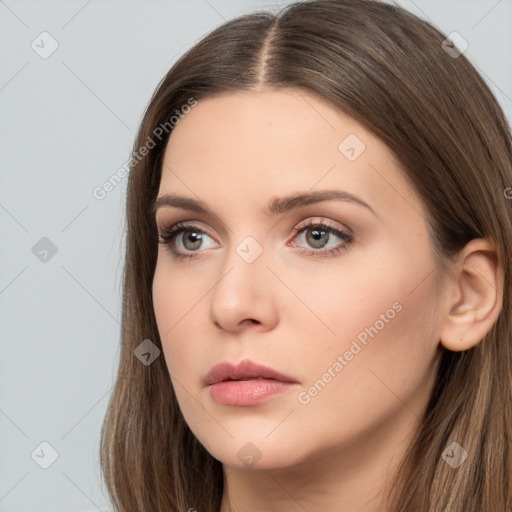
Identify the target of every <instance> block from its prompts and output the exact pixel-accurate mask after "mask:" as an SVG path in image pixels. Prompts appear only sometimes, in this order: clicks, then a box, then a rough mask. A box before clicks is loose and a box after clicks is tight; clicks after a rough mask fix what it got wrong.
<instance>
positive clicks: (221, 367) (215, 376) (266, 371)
mask: <svg viewBox="0 0 512 512" xmlns="http://www.w3.org/2000/svg"><path fill="white" fill-rule="evenodd" d="M258 378H260V379H274V380H279V381H281V382H293V383H296V382H297V380H295V379H294V378H293V377H290V376H288V375H285V374H283V373H281V372H278V371H277V370H274V369H273V368H270V367H268V366H263V365H261V364H258V363H254V362H253V361H250V360H249V359H244V360H243V361H240V362H239V363H238V364H236V365H234V364H232V363H229V362H223V363H219V364H216V365H215V366H214V367H213V368H212V369H211V370H210V371H209V372H208V374H207V375H206V377H205V379H204V383H205V385H207V386H209V385H211V384H217V382H222V381H224V380H248V379H258Z"/></svg>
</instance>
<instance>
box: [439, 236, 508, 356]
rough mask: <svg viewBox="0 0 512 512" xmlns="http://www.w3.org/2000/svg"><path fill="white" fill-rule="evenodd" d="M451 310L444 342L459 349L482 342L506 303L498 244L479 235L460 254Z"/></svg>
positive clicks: (442, 335) (452, 283)
mask: <svg viewBox="0 0 512 512" xmlns="http://www.w3.org/2000/svg"><path fill="white" fill-rule="evenodd" d="M451 275H452V277H453V281H450V283H449V285H448V287H449V288H448V290H447V292H448V295H447V297H448V303H447V306H448V310H447V313H446V316H445V319H444V321H443V323H442V327H441V333H440V341H441V344H442V345H443V346H444V348H446V349H448V350H452V351H454V352H458V351H461V350H468V349H470V348H472V347H474V346H475V345H476V344H478V343H479V342H480V341H481V340H482V339H483V338H484V336H485V335H486V334H487V332H488V331H489V330H490V329H491V327H492V326H493V324H494V323H495V322H496V320H497V318H498V316H499V314H500V311H501V308H502V304H503V266H502V264H501V262H500V261H499V256H498V253H497V251H496V248H495V245H494V244H493V243H492V242H491V241H489V240H486V239H483V238H475V239H473V240H471V241H470V242H468V243H467V245H466V246H465V247H464V248H463V249H462V250H461V252H460V253H459V257H458V258H457V261H456V262H455V263H454V264H453V267H452V269H451Z"/></svg>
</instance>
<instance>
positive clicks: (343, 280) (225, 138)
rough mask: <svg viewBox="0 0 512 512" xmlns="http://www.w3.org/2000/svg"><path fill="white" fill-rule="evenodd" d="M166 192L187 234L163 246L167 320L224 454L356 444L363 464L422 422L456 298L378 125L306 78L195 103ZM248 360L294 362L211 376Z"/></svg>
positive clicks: (203, 420)
mask: <svg viewBox="0 0 512 512" xmlns="http://www.w3.org/2000/svg"><path fill="white" fill-rule="evenodd" d="M335 194H337V196H335ZM171 195H172V196H179V197H181V198H186V202H185V201H181V203H180V204H181V207H180V205H179V201H177V200H171V198H170V197H167V199H165V198H166V196H171ZM299 196H300V198H299ZM158 197H159V198H160V200H159V207H158V209H157V210H156V221H157V226H158V230H159V233H160V235H161V236H164V237H165V236H166V231H167V230H168V229H169V228H172V227H173V226H174V225H175V224H176V223H180V226H178V227H179V228H181V229H182V231H181V232H178V233H175V234H174V237H170V238H167V242H168V243H167V244H163V243H161V244H159V249H158V261H157V265H156V270H155V275H154V282H153V299H154V308H155V315H156V320H157V324H158V329H159V333H160V337H161V340H162V345H163V352H164V356H165V360H166V363H167V366H168V368H169V372H170V375H171V379H172V383H173V386H174V389H175V392H176V396H177V399H178V402H179V406H180V409H181V411H182V413H183V416H184V418H185V420H186V422H187V424H188V425H189V427H190V428H191V430H192V431H193V432H194V434H195V435H196V436H197V438H198V439H199V441H200V442H201V443H202V444H203V445H204V446H205V447H206V449H207V450H208V451H209V452H210V453H211V454H212V455H213V456H214V457H215V458H217V459H219V460H220V461H222V462H223V463H224V464H226V465H228V466H232V467H240V468H244V467H253V466H254V465H256V467H259V468H278V467H289V466H292V465H297V464H299V463H302V462H308V461H311V460H313V458H315V457H323V456H328V455H329V454H333V453H334V450H338V453H339V450H345V455H346V456H347V460H348V461H350V464H352V465H353V464H356V463H357V462H359V461H360V460H361V459H364V458H365V457H366V456H369V455H372V454H373V455H374V454H375V452H376V451H379V453H380V452H381V451H382V445H383V442H387V443H388V444H389V446H390V447H391V446H394V444H393V440H395V441H396V442H399V440H401V439H402V440H403V439H404V436H406V435H409V434H410V433H411V432H412V431H413V430H414V429H416V428H417V427H418V425H419V422H420V418H421V416H422V413H423V411H424V409H425V406H426V404H427V402H428V399H429V397H430V393H431V391H432V386H433V383H434V378H435V373H436V369H437V363H438V360H439V355H440V347H439V330H440V320H439V315H438V314H437V313H438V312H439V308H441V307H442V305H443V296H442V289H440V288H439V287H437V288H436V286H435V276H436V273H437V272H438V269H436V264H435V260H434V254H433V249H432V246H431V243H430V240H429V237H428V230H427V224H426V215H425V212H424V210H423V208H422V206H421V205H420V202H419V199H418V197H416V196H415V194H414V192H413V190H412V189H411V188H410V187H409V186H408V185H407V183H406V182H405V180H404V179H403V176H402V174H401V171H400V170H399V169H398V168H397V166H396V164H395V163H394V162H393V160H392V157H391V154H390V152H389V151H388V150H387V148H386V146H384V144H383V143H382V142H380V140H379V139H377V138H376V137H375V136H373V135H372V134H371V133H370V132H368V131H367V130H366V129H365V128H363V126H361V125H360V124H358V123H357V122H355V121H354V120H352V119H351V118H348V117H346V116H345V115H342V114H340V113H339V112H338V111H336V110H335V109H333V108H332V107H331V106H330V105H329V104H327V103H325V102H323V101H321V100H319V99H318V98H317V97H315V96H312V95H310V94H309V93H306V92H304V91H301V90H295V89H282V90H280V91H269V90H265V91H263V92H244V93H236V94H224V95H221V96H217V97H214V98H209V99H204V100H200V101H199V102H198V104H197V106H196V107H195V108H193V109H191V111H190V113H188V114H187V115H186V116H185V117H184V118H182V119H181V121H180V122H179V124H178V125H177V126H176V127H175V129H174V131H173V133H172V136H171V137H170V139H169V143H168V146H167V148H166V153H165V158H164V163H163V168H162V180H161V184H160V190H159V193H158ZM319 199H322V200H319ZM199 206H200V207H199ZM176 253H177V254H179V255H180V256H179V257H177V256H176V255H175V254H176ZM242 361H243V362H247V361H252V362H253V363H254V364H255V365H263V366H265V367H269V368H271V369H273V370H274V371H275V372H279V373H280V374H282V375H281V376H279V377H278V375H277V374H275V373H266V372H265V371H263V370H261V369H258V368H255V369H254V368H253V369H252V370H251V369H250V368H248V367H247V366H245V369H246V371H247V373H244V372H243V371H242V370H241V369H240V368H239V369H237V368H235V369H232V372H231V373H229V371H227V370H226V368H227V367H224V369H222V368H221V369H220V370H219V371H214V372H213V374H211V375H210V377H211V380H210V381H208V380H207V379H208V375H209V373H210V372H211V370H212V367H214V366H215V365H218V364H220V363H230V364H231V365H233V366H236V365H238V363H240V362H242ZM244 364H245V363H244ZM242 367H244V365H241V368H242ZM276 377H278V378H277V379H276ZM228 378H231V379H233V380H231V381H229V380H227V379H228ZM278 379H281V380H278ZM212 381H213V382H217V381H219V382H217V383H216V384H209V382H212ZM220 381H223V382H220ZM285 381H286V382H285ZM395 444H396V443H395ZM372 450H374V451H373V452H372ZM388 455H389V454H388ZM382 456H384V455H382Z"/></svg>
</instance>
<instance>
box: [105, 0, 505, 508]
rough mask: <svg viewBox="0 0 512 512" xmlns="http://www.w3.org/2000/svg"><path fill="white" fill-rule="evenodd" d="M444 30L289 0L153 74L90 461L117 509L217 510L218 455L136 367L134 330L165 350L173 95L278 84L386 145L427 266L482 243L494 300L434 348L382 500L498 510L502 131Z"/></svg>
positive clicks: (159, 379)
mask: <svg viewBox="0 0 512 512" xmlns="http://www.w3.org/2000/svg"><path fill="white" fill-rule="evenodd" d="M445 38H446V36H445V35H443V34H442V33H441V32H439V31H438V30H437V29H436V28H434V27H433V26H432V25H430V24H429V23H427V22H425V21H422V20H420V19H419V18H417V17H416V16H414V15H412V14H411V13H409V12H407V11H406V10H404V9H402V8H399V7H397V6H395V5H390V4H385V3H381V2H378V1H375V0H316V1H315V0H311V1H300V2H296V3H293V4H289V5H288V6H286V7H284V8H283V9H281V11H280V12H278V13H272V12H268V11H263V12H257V13H253V14H249V15H245V16H241V17H239V18H236V19H233V20H230V21H228V22H226V23H225V24H223V25H222V26H220V27H219V28H217V29H215V30H214V31H213V32H211V33H210V34H208V35H207V36H206V37H204V38H203V39H202V40H201V41H200V42H199V43H197V44H196V45H195V46H194V47H193V48H192V49H190V50H189V51H188V52H187V53H186V54H184V55H183V56H182V57H181V58H180V59H179V60H178V61H177V62H176V63H175V64H174V65H173V67H172V69H171V70H170V71H169V72H168V73H167V75H166V76H165V77H164V78H163V80H162V81H161V82H160V84H159V85H158V87H157V89H156V91H155V93H154V95H153V97H152V98H151V101H150V103H149V106H148V108H147V110H146V112H145V115H144V118H143V120H142V123H141V126H140V129H139V132H138V136H137V139H136V142H135V145H134V154H135V153H136V154H137V155H140V150H141V148H142V147H143V146H146V147H147V148H148V147H149V148H150V149H149V150H148V151H147V154H146V155H145V156H144V157H143V158H140V159H139V158H137V159H134V160H133V162H132V163H133V166H132V168H131V171H130V174H129V182H128V193H127V204H126V216H127V217H126V222H127V239H126V259H125V266H124V277H123V279H124V283H123V285H124V287H123V310H122V330H121V352H120V361H119V367H118V373H117V378H116V383H115V387H114V390H113V393H112V396H111V398H110V403H109V406H108V411H107V415H106V418H105V421H104V424H103V428H102V438H101V464H102V471H103V474H104V478H105V482H106V485H107V488H108V492H109V494H110V496H111V498H112V501H113V504H114V506H115V510H116V511H119V512H157V511H169V512H171V511H178V510H179V511H186V510H189V509H196V510H198V511H200V512H217V511H218V510H219V508H220V502H221V496H222V491H223V485H224V482H223V468H222V464H221V463H220V462H219V461H218V460H216V459H214V458H213V457H212V456H211V455H210V454H209V453H208V452H207V451H206V450H205V449H204V448H203V446H202V445H201V444H200V443H199V441H198V440H197V439H196V438H195V436H194V435H193V434H192V433H191V431H190V429H189V428H188V426H187V424H186V423H185V421H184V419H183V416H182V414H181V412H180V409H179V407H178V404H177V401H176V397H175V394H174V391H173V387H172V385H171V381H170V376H169V372H168V369H167V366H166V363H165V359H164V358H163V357H158V358H157V359H156V360H155V361H154V362H153V363H152V364H151V365H144V364H141V362H140V360H139V359H138V358H137V357H135V356H134V350H135V349H136V347H137V346H138V345H139V344H140V343H141V342H142V341H143V340H145V339H150V340H151V341H152V342H153V343H154V344H155V345H156V346H157V347H159V348H160V349H161V348H162V346H161V343H160V339H159V334H158V330H157V326H156V322H155V317H154V311H153V303H152V293H151V290H152V279H153V274H154V270H155V264H156V258H157V230H156V224H155V220H154V217H153V215H152V212H151V208H152V205H153V201H154V200H155V197H156V194H157V192H158V188H159V184H160V176H161V165H162V156H163V153H164V150H165V147H166V143H167V140H168V138H169V135H170V134H171V133H172V125H173V123H177V122H179V118H180V117H181V115H186V112H187V108H192V107H187V108H185V106H186V105H188V106H190V105H193V104H194V102H195V101H200V100H201V99H202V98H206V97H211V96H214V95H216V94H220V93H228V92H235V91H240V90H249V89H255V90H259V89H260V88H275V89H278V88H284V87H294V88H300V89H302V90H304V91H306V92H309V93H312V94H315V95H317V96H318V97H320V98H322V99H324V100H326V101H328V102H330V104H331V105H332V106H333V107H334V108H337V109H339V111H341V112H343V113H345V114H346V115H348V116H350V117H352V118H353V119H355V120H356V121H358V122H359V123H361V124H362V125H364V126H365V127H366V128H368V129H369V130H370V131H371V132H373V133H374V134H375V135H376V136H378V137H379V138H380V139H381V140H382V141H383V142H384V143H385V144H387V146H388V147H389V148H390V150H391V151H392V152H393V154H394V155H395V157H396V161H397V162H398V165H399V166H400V168H401V170H402V172H403V175H404V176H405V177H406V179H407V180H408V182H409V183H410V184H411V186H412V187H414V189H415V190H416V191H417V192H418V193H419V196H420V197H421V198H422V201H423V203H424V206H425V208H426V211H427V212H428V223H429V230H430V234H431V240H432V244H433V247H434V248H435V250H436V254H438V256H439V258H440V262H442V261H443V259H442V258H450V257H452V256H453V255H455V254H456V253H457V252H458V251H459V250H460V249H462V248H463V247H464V245H465V244H466V243H467V242H468V241H470V240H471V239H473V238H487V239H489V240H492V241H493V242H494V244H495V246H496V248H497V252H498V257H499V260H500V263H501V265H502V266H503V270H504V274H503V275H504V284H503V286H504V290H505V293H504V297H503V305H502V311H501V313H500V316H499V318H498V320H497V321H496V323H495V324H494V325H493V327H492V328H491V330H490V331H489V332H488V333H487V335H486V336H485V337H484V339H482V340H481V342H480V343H479V344H477V345H476V346H475V347H474V348H472V349H470V350H467V351H463V352H451V351H448V350H445V351H444V352H443V355H442V360H441V365H440V367H439V374H438V379H437V382H436V385H435V387H434V390H433V393H432V397H431V400H430V403H429V405H428V407H427V410H426V412H425V415H424V418H423V421H422V423H421V425H420V427H419V428H418V432H417V435H416V437H415V439H414V441H413V443H412V444H411V446H410V449H409V452H408V454H407V456H406V458H405V459H404V460H403V463H402V465H401V467H400V471H399V472H398V474H397V475H396V479H395V483H394V485H393V487H392V489H391V490H392V491H393V492H392V493H390V510H392V511H393V512H406V511H407V512H434V511H435V512H438V511H450V512H504V511H505V510H507V506H510V500H511V498H512V489H511V482H512V478H511V474H512V467H511V463H512V453H511V447H512V436H511V434H512V381H511V379H512V339H511V338H512V336H511V333H512V314H511V313H512V311H511V294H510V290H511V289H512V282H511V263H512V253H511V248H512V225H511V218H512V199H510V198H507V196H509V197H510V195H512V189H510V188H509V187H512V142H511V139H512V137H511V131H510V126H509V125H508V124H507V121H506V119H505V116H504V114H503V111H502V110H501V108H500V106H499V104H498V102H497V100H496V99H495V97H494V96H493V94H492V92H491V91H490V89H489V88H488V86H487V85H486V84H485V82H484V81H483V80H482V78H481V76H480V75H479V73H478V72H477V71H476V70H475V68H474V67H473V65H472V64H471V63H470V62H469V61H468V59H467V58H466V57H465V56H464V55H463V54H462V55H460V56H458V57H457V58H454V55H453V54H452V55H450V53H449V52H447V51H446V46H445V45H443V44H442V43H443V41H444V40H445ZM176 111H178V112H177V113H176ZM173 116H174V121H173V122H170V121H169V120H170V119H171V118H172V117H173ZM159 127H160V128H159ZM162 127H163V129H162ZM150 141H151V142H150ZM445 261H446V260H445ZM452 441H457V442H458V443H459V444H461V445H462V446H463V447H464V449H465V450H466V451H467V452H468V453H469V458H468V460H467V461H466V462H465V463H464V464H462V465H461V466H460V467H459V468H458V469H457V470H454V469H453V468H452V467H450V466H449V465H448V464H446V462H445V461H444V460H443V459H442V453H443V450H444V449H445V448H446V447H447V446H448V445H449V444H450V442H452Z"/></svg>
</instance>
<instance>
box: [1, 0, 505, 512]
mask: <svg viewBox="0 0 512 512" xmlns="http://www.w3.org/2000/svg"><path fill="white" fill-rule="evenodd" d="M286 3H289V2H278V3H268V2H259V1H255V0H245V1H240V0H239V1H234V0H231V1H229V0H210V1H208V2H207V1H206V0H190V1H187V2H184V1H182V2H177V1H154V0H153V1H145V2H143V1H142V0H138V1H124V2H121V1H103V2H100V1H99V0H89V1H85V0H84V1H80V2H78V1H67V2H64V1H63V0H61V1H45V2H36V1H16V0H6V1H5V2H4V1H0V34H1V35H0V41H1V49H0V51H1V59H2V65H1V68H0V109H1V120H2V122H1V127H0V130H1V137H0V144H1V148H0V150H1V173H0V227H1V241H0V258H1V259H0V312H1V316H0V340H1V357H0V383H1V388H0V512H15V511H17V512H21V511H23V512H28V511H39V512H50V511H52V512H64V511H66V512H69V511H77V512H85V511H96V510H108V500H107V499H106V497H105V493H104V492H103V491H102V487H101V484H100V472H99V465H98V442H99V429H100V426H101V422H102V419H103V416H104V413H105V408H106V404H107V399H108V395H109V393H110V390H111V388H112V385H113V377H114V370H115V368H116V365H117V355H118V343H119V331H120V326H119V319H120V303H121V302H120V298H121V296H120V290H121V275H122V251H123V245H124V232H123V230H124V212H123V209H124V194H125V186H126V179H125V180H123V181H122V182H121V183H120V184H119V185H118V186H117V187H116V188H115V189H114V190H112V191H111V192H109V193H108V194H107V195H106V197H105V198H104V199H103V200H98V199H96V198H95V197H94V196H93V190H94V188H95V187H98V186H101V185H102V184H103V183H104V182H105V181H106V180H107V179H108V178H109V177H110V176H111V175H112V174H113V173H115V172H116V170H117V169H118V168H119V167H121V166H122V165H123V164H124V163H125V162H126V160H127V159H128V157H129V156H130V151H131V145H132V142H133V139H134V137H135V133H136V129H137V126H138V123H139V122H140V120H141V116H142V113H143V110H144V108H145V106H146V104H147V102H148V100H149V98H150V95H151V93H152V92H153V90H154V88H155V86H156V85H157V83H158V81H159V80H160V79H161V78H162V76H163V75H164V74H165V73H166V71H167V70H168V69H169V68H170V67H171V65H172V64H173V62H174V61H175V60H176V58H177V57H178V56H179V55H181V54H182V53H183V52H184V51H185V50H187V49H188V48H189V47H190V46H192V45H193V44H194V43H195V42H197V41H198V40H199V39H200V38H201V37H202V36H203V35H204V34H206V33H207V32H208V31H210V30H211V29H213V28H214V27H216V26H218V25H219V24H221V23H223V22H224V20H227V19H230V18H232V17H234V16H236V15H239V14H242V13H245V12H248V11H252V10H255V9H256V8H258V7H267V8H272V9H275V8H276V6H283V5H285V4H286ZM399 3H400V4H401V5H403V6H404V7H406V8H407V9H409V10H411V11H412V12H414V13H416V14H418V15H420V16H421V17H424V18H428V19H430V20H431V21H432V22H433V23H434V24H435V25H436V26H438V28H440V29H441V30H442V31H443V32H444V33H445V34H449V33H451V32H452V31H457V32H459V33H460V34H461V35H462V36H463V37H464V39H466V40H467V42H468V43H469V48H468V49H467V50H466V55H467V56H468V57H469V58H470V60H471V61H472V62H473V63H474V64H475V65H476V66H477V68H478V69H479V70H480V71H481V72H482V73H483V74H484V78H485V79H486V80H487V81H488V83H489V84H490V85H491V87H492V89H493V90H494V91H495V93H496V95H497V98H498V100H499V101H500V103H501V105H502V106H503V108H504V109H505V112H506V114H507V116H508V118H509V119H511V118H512V99H511V98H512V67H511V65H510V55H512V35H511V27H512V1H511V0H501V1H496V0H490V1H484V0H478V1H446V0H444V1H432V0H429V1H420V0H416V1H415V2H413V1H411V0H404V1H402V2H399ZM44 31H46V32H48V33H49V34H50V35H51V38H53V39H54V40H55V41H56V42H57V43H58V48H57V49H56V51H55V52H54V53H53V54H51V55H50V56H48V57H47V58H42V57H41V56H40V53H37V52H36V51H35V50H34V49H33V48H32V46H31V45H32V42H33V41H34V45H38V46H36V48H38V51H39V52H48V51H49V50H50V49H51V44H52V40H51V39H50V38H49V36H41V37H39V35H40V34H41V33H42V32H44ZM41 39H43V41H41ZM511 185H512V184H511ZM43 237H46V239H49V240H50V241H51V244H53V246H54V247H55V248H56V250H57V252H56V253H55V254H52V250H51V247H50V243H49V242H48V240H46V239H44V240H42V241H41V239H42V238H43ZM34 247H35V248H34ZM45 250H47V251H48V252H47V253H45V252H44V251H45ZM43 441H45V442H47V443H49V444H50V445H51V446H52V447H53V449H54V450H56V452H57V453H58V457H57V459H56V460H55V461H54V462H53V464H51V466H49V467H48V468H47V469H43V468H42V467H40V464H43V465H44V464H45V463H46V464H48V463H49V462H51V461H52V453H51V449H49V448H48V447H46V446H45V445H43V446H42V447H41V446H40V443H41V442H43ZM34 450H35V451H34ZM31 454H32V455H31Z"/></svg>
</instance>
